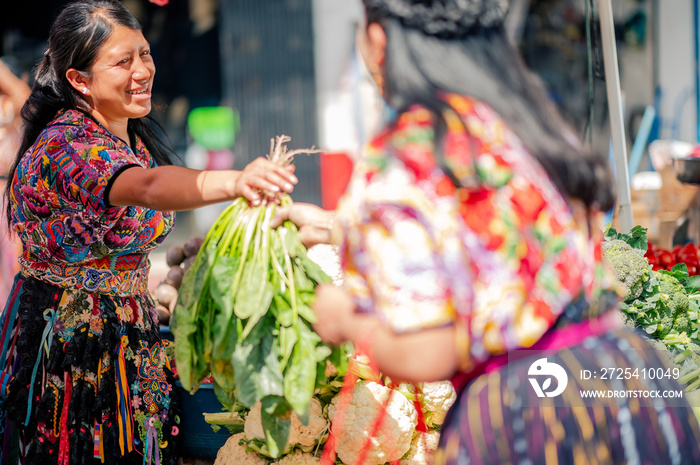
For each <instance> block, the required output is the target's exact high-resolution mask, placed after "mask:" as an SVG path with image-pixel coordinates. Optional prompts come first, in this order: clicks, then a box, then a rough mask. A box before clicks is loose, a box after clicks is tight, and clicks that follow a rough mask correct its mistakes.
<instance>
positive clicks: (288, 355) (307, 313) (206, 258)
mask: <svg viewBox="0 0 700 465" xmlns="http://www.w3.org/2000/svg"><path fill="white" fill-rule="evenodd" d="M287 140H288V139H286V138H282V139H280V138H278V141H277V148H273V150H272V151H271V153H281V154H282V155H283V156H284V155H285V153H286V148H284V146H283V143H284V142H286V141H287ZM280 147H281V148H280ZM273 160H274V158H273ZM279 198H280V204H281V205H289V204H291V202H292V200H291V198H290V197H289V196H288V195H286V194H285V195H281V196H280V197H279ZM276 208H277V204H276V203H275V202H271V201H270V202H266V203H264V204H263V205H260V206H257V207H252V206H251V205H250V204H249V202H248V201H247V200H245V199H243V198H239V199H236V200H235V201H234V202H233V203H232V204H231V205H230V206H229V207H228V208H227V209H226V210H225V211H224V212H223V213H222V214H221V215H220V216H219V218H218V219H217V220H216V222H215V223H214V225H213V226H212V228H211V229H210V231H209V233H208V234H207V236H206V238H205V240H204V242H203V244H202V247H201V248H200V250H199V253H198V254H197V257H196V259H195V261H194V264H193V265H192V266H191V267H190V268H189V270H188V271H187V273H186V274H185V276H184V278H183V282H182V285H181V288H180V293H179V296H178V301H177V304H176V308H175V311H174V312H173V322H172V323H171V329H172V331H173V334H174V337H175V361H176V364H177V370H178V375H179V378H180V382H181V384H182V386H183V387H184V388H185V389H186V390H188V391H190V392H192V393H194V392H195V391H196V390H197V389H198V388H199V386H200V384H201V383H202V382H203V381H204V380H205V378H207V377H208V376H209V375H210V374H211V376H212V378H213V382H214V388H215V392H216V394H217V397H218V398H219V400H220V401H221V402H222V404H223V405H224V407H225V408H227V409H228V410H230V411H232V412H240V411H245V410H246V409H249V408H251V407H252V406H253V405H254V404H255V403H256V402H258V401H260V402H262V407H263V409H262V421H263V428H264V429H265V436H266V442H267V446H268V449H269V450H270V452H271V454H272V456H273V457H274V456H275V454H278V453H280V452H281V451H282V450H284V446H285V444H286V441H287V437H288V434H289V426H290V414H291V411H292V410H293V411H294V412H295V413H296V414H297V415H298V416H299V417H300V418H301V419H302V421H304V419H305V418H306V417H307V410H308V405H309V401H310V399H311V397H312V396H313V395H314V391H315V390H316V389H320V388H323V387H324V386H325V384H327V383H328V382H329V380H328V377H327V376H326V375H325V373H324V371H325V368H326V362H327V360H329V361H330V362H331V363H333V364H334V365H335V366H336V367H338V369H339V370H343V369H344V367H345V366H346V364H347V357H346V355H345V353H344V349H343V348H332V347H330V346H328V345H327V344H325V343H323V342H322V341H321V338H320V337H319V336H318V335H317V334H316V333H315V332H314V330H313V328H312V326H311V325H312V323H314V322H315V314H314V312H313V310H312V309H311V305H312V303H313V300H314V298H315V288H316V286H317V285H318V284H320V283H327V282H330V281H331V279H330V278H329V277H328V275H326V274H325V273H324V272H323V271H322V270H321V268H320V267H319V266H318V265H317V264H316V263H314V262H313V261H311V260H310V259H309V258H308V256H307V254H306V248H305V247H304V246H303V245H302V243H301V241H300V240H299V235H298V230H297V228H296V226H295V225H294V224H293V223H291V222H289V221H285V222H284V224H283V225H281V226H280V227H278V228H275V229H272V228H270V220H271V219H272V217H273V215H274V213H275V210H276Z"/></svg>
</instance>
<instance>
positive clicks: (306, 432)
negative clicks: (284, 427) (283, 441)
mask: <svg viewBox="0 0 700 465" xmlns="http://www.w3.org/2000/svg"><path fill="white" fill-rule="evenodd" d="M261 409H262V404H261V403H260V402H258V403H256V404H255V405H253V408H251V409H250V412H248V416H247V417H246V419H245V425H244V427H243V431H244V433H245V437H246V438H247V439H256V438H257V439H262V440H265V432H264V431H263V426H262V413H261ZM291 418H292V424H291V426H290V427H289V438H288V439H287V448H286V449H285V450H289V449H291V448H292V447H293V446H295V445H297V444H298V445H300V446H302V447H312V446H313V445H314V444H316V441H317V440H318V439H319V438H320V437H321V435H322V434H323V432H324V431H325V429H326V427H327V426H328V422H327V421H326V419H325V418H324V417H323V409H322V408H321V402H319V400H318V399H316V398H315V397H312V398H311V402H309V422H308V424H307V425H306V426H304V425H303V424H302V423H301V420H299V416H298V415H297V414H296V413H294V412H292V413H291Z"/></svg>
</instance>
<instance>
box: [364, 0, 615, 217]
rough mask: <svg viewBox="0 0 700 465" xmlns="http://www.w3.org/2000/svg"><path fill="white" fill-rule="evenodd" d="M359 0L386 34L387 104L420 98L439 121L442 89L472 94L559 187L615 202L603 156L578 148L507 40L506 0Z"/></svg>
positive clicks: (593, 203)
mask: <svg viewBox="0 0 700 465" xmlns="http://www.w3.org/2000/svg"><path fill="white" fill-rule="evenodd" d="M363 3H364V6H365V12H366V16H367V24H368V25H369V24H371V23H379V24H380V25H381V26H382V27H383V29H384V31H385V32H386V36H387V48H386V57H385V61H384V74H385V75H384V96H385V98H386V99H387V102H388V103H389V104H390V105H391V106H392V107H394V108H396V109H397V110H399V111H403V110H405V109H407V108H408V107H409V106H411V105H413V104H421V105H424V106H426V107H427V108H429V109H431V110H433V111H434V112H435V113H436V115H437V116H438V121H439V120H440V119H441V118H442V110H443V109H444V106H445V104H444V103H443V101H442V100H440V98H439V93H441V92H448V93H456V94H460V95H466V96H471V97H473V98H475V99H477V100H479V101H481V102H483V103H485V104H487V105H489V106H490V107H491V108H493V109H494V111H496V112H497V113H498V114H499V116H500V117H501V118H503V120H504V121H505V122H506V124H508V126H509V127H510V128H511V130H512V131H513V132H514V133H515V134H516V135H517V136H518V137H519V138H520V140H521V141H522V143H523V144H524V146H525V147H526V148H527V150H528V151H529V152H530V153H531V154H532V156H534V157H535V158H536V159H537V160H538V161H539V162H540V163H541V165H542V166H543V167H544V169H545V170H546V172H547V173H548V175H549V176H550V178H551V179H552V181H553V182H554V183H555V184H556V186H557V187H558V188H559V190H560V191H561V192H562V193H564V194H565V195H567V196H570V197H573V198H577V199H580V200H581V201H583V202H584V203H585V204H586V205H587V206H588V207H596V208H599V209H601V210H608V209H609V208H611V207H612V206H613V204H614V201H615V194H614V191H613V182H612V174H611V169H610V166H609V163H608V161H607V158H605V157H603V156H602V155H601V154H599V153H592V152H588V151H586V150H584V149H583V148H582V147H581V145H580V143H579V142H578V140H577V138H576V136H575V135H574V133H573V131H572V130H571V129H569V127H568V126H567V125H566V124H565V123H564V120H563V119H562V117H561V116H560V115H559V113H558V111H557V110H556V108H555V107H554V105H553V104H552V103H551V102H550V101H549V99H548V98H547V97H546V94H545V91H544V89H543V87H542V85H541V84H540V82H539V80H538V79H537V78H536V77H535V76H534V74H533V73H531V72H530V71H529V70H528V69H527V68H526V66H525V64H524V63H523V61H522V59H521V57H520V55H519V54H518V52H517V51H516V49H515V48H514V47H513V46H512V44H511V43H510V42H509V41H508V39H507V38H506V34H505V31H504V29H503V27H502V16H504V14H505V2H504V1H502V0H432V1H431V0H363ZM460 9H462V11H460ZM499 14H500V15H501V18H500V19H501V21H499V20H498V19H499ZM438 124H439V123H438ZM438 129H439V128H438ZM438 155H440V154H438ZM441 165H442V166H443V167H444V166H445V163H444V161H443V163H441ZM448 175H450V177H452V178H453V181H454V177H453V176H452V175H451V173H449V172H448Z"/></svg>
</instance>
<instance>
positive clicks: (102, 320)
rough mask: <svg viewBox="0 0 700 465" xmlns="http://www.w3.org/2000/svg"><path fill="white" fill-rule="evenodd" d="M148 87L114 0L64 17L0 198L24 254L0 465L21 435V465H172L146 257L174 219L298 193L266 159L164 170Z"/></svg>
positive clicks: (173, 427)
mask: <svg viewBox="0 0 700 465" xmlns="http://www.w3.org/2000/svg"><path fill="white" fill-rule="evenodd" d="M154 75H155V66H154V64H153V60H152V58H151V56H150V48H149V45H148V42H147V41H146V40H145V39H144V36H143V34H142V33H141V26H140V25H139V23H138V21H136V19H135V18H134V17H133V16H132V15H131V14H130V13H129V11H128V10H127V9H126V8H124V6H122V4H121V3H119V2H117V1H111V0H87V1H85V0H83V1H80V2H75V3H71V4H69V5H68V6H67V7H66V8H65V9H64V10H63V11H62V12H61V13H60V14H59V15H58V17H57V18H56V20H55V22H54V24H53V25H52V27H51V31H50V35H49V48H48V50H47V51H46V53H45V55H44V58H43V60H42V61H41V63H40V65H39V68H38V71H37V75H36V79H35V84H34V87H33V88H32V91H31V94H30V95H29V98H28V100H27V103H26V104H25V105H24V107H23V108H22V111H21V115H22V118H23V119H24V129H23V135H22V142H21V147H20V149H19V151H18V153H17V156H16V158H15V160H14V164H13V166H12V168H11V171H10V174H9V183H8V187H7V189H6V194H7V195H6V198H7V199H8V201H7V206H6V212H7V216H8V218H7V219H8V222H9V224H10V226H11V227H12V228H13V229H14V231H15V232H17V235H18V236H19V238H20V241H21V243H22V255H21V257H20V259H19V262H20V265H21V270H20V273H19V274H18V275H17V276H16V277H15V280H14V285H13V287H12V289H11V291H10V298H9V300H8V302H7V305H6V307H5V312H4V315H3V316H2V318H0V325H2V329H1V330H0V334H1V335H2V336H0V337H2V344H0V346H2V352H0V370H2V372H1V373H0V444H2V447H3V448H2V451H1V455H2V457H0V460H1V463H9V462H8V461H9V460H10V457H12V455H13V452H12V449H13V448H15V449H16V448H17V446H18V444H17V441H16V440H13V439H12V438H17V437H21V438H23V439H22V444H21V448H22V450H23V451H26V463H41V464H50V463H61V464H68V463H70V464H89V463H100V461H101V463H110V464H122V463H131V462H133V463H137V462H138V463H141V462H142V461H143V456H146V457H150V458H155V461H156V463H159V462H160V463H164V464H174V463H177V457H176V454H175V447H174V444H175V442H176V441H177V439H178V438H177V435H178V427H177V424H178V422H179V418H178V415H177V413H178V412H177V403H176V399H175V398H174V397H173V377H172V373H171V371H170V361H169V359H168V357H167V356H166V355H165V351H164V350H163V348H164V347H163V342H162V340H161V336H160V332H159V327H158V321H157V319H156V318H155V315H156V313H155V304H154V302H153V300H152V298H151V296H150V294H149V293H148V289H147V277H148V271H149V260H148V253H149V252H151V251H152V250H153V249H155V248H156V247H157V246H158V245H159V244H160V243H161V242H162V241H163V240H164V239H165V237H166V236H167V235H168V233H169V232H170V231H171V229H172V228H173V212H172V211H169V210H184V209H190V208H196V207H199V206H203V205H207V204H211V203H214V202H220V201H226V200H232V199H234V198H236V197H238V196H244V197H246V198H247V199H248V200H249V201H250V202H251V203H252V204H256V203H258V202H259V201H260V191H265V192H266V193H267V194H269V195H271V196H274V195H275V194H276V193H279V192H281V191H286V192H291V190H292V189H293V186H294V184H296V182H297V180H296V178H295V177H294V175H293V173H292V171H291V169H289V168H282V167H279V166H277V165H275V164H273V163H272V162H270V161H268V160H266V159H262V158H260V159H257V160H255V161H253V162H252V163H250V164H249V165H248V166H246V167H245V169H244V170H242V171H233V170H229V171H216V172H212V171H196V170H190V169H186V168H182V167H177V166H171V162H170V158H169V153H170V152H169V150H168V149H166V146H165V145H164V144H163V143H162V142H161V141H160V140H159V139H158V138H156V137H155V136H154V134H153V132H152V131H151V130H150V129H149V124H148V122H147V120H146V119H145V118H146V117H147V115H148V114H149V112H150V110H151V89H152V84H153V77H154ZM205 179H206V182H204V181H205ZM173 186H177V189H173ZM13 428H17V429H19V434H16V432H15V431H13Z"/></svg>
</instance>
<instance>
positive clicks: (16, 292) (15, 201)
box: [0, 110, 179, 464]
mask: <svg viewBox="0 0 700 465" xmlns="http://www.w3.org/2000/svg"><path fill="white" fill-rule="evenodd" d="M132 146H133V147H134V150H133V151H132V150H131V149H130V148H129V146H128V145H126V144H125V143H124V142H123V141H121V140H120V139H118V138H117V137H115V136H114V135H112V134H111V133H110V132H109V131H107V130H106V129H105V128H104V127H102V126H101V125H100V124H98V123H97V122H95V121H94V120H92V119H91V118H90V117H88V116H87V115H86V114H83V113H81V112H78V111H74V110H69V111H65V112H62V113H59V115H58V116H57V117H56V119H54V121H52V122H51V123H50V124H49V125H48V126H47V128H46V129H45V130H44V131H43V132H42V133H41V134H40V136H39V138H38V139H37V142H36V143H35V144H34V146H32V147H31V148H30V149H29V150H28V152H27V153H26V154H25V156H24V158H23V159H22V161H21V163H20V165H19V167H18V169H17V172H16V175H15V178H14V179H13V185H12V187H13V189H12V198H11V202H12V220H13V225H14V229H15V231H16V232H17V234H18V236H19V238H20V240H21V242H22V245H23V253H22V256H21V258H20V263H21V267H22V268H21V271H20V275H18V277H17V279H16V280H15V284H14V286H13V289H12V292H11V296H10V299H9V301H8V304H7V306H6V308H5V315H4V319H3V324H4V327H3V333H2V334H3V335H6V337H7V339H4V341H5V344H4V350H3V355H2V358H1V359H0V364H2V366H3V369H4V372H5V373H10V374H12V375H13V376H14V379H13V381H12V382H11V383H10V385H9V394H8V397H7V399H6V400H5V401H4V403H3V408H4V409H5V410H6V411H7V412H8V418H9V419H10V420H13V421H14V422H15V424H16V425H18V426H19V427H20V436H22V437H23V438H24V439H25V440H26V441H28V443H29V450H28V455H27V462H28V463H42V464H43V463H61V464H68V463H70V464H85V463H93V462H94V458H93V457H101V458H102V459H103V460H104V462H105V463H116V462H117V461H118V460H119V457H121V456H124V455H129V453H130V452H131V451H132V450H136V451H138V452H139V453H140V454H145V455H146V456H150V457H151V458H158V459H159V461H160V462H161V463H176V457H175V451H174V445H173V438H174V436H175V435H177V431H178V429H177V426H176V425H177V423H179V418H178V416H177V411H176V406H175V405H174V404H175V400H174V393H173V381H174V379H173V377H172V373H171V371H170V363H169V360H168V357H167V356H166V355H165V350H164V345H163V344H164V343H163V341H162V340H161V337H160V333H159V327H158V323H157V322H158V319H157V315H156V314H155V305H154V302H153V300H152V299H151V297H150V294H149V293H148V290H147V278H148V270H149V266H150V264H149V261H148V253H149V252H150V251H152V250H153V249H155V248H156V247H157V246H158V245H159V244H160V243H161V242H162V241H163V240H164V239H165V237H166V236H167V234H168V233H169V232H170V230H171V229H172V227H173V214H172V213H170V212H165V213H164V212H158V211H154V210H149V209H146V208H141V207H114V206H111V205H108V204H107V202H106V200H107V198H108V192H109V188H110V186H111V181H112V180H113V179H115V177H116V176H117V175H118V174H119V173H120V172H121V171H122V170H123V169H125V168H127V167H130V166H142V167H152V166H154V162H153V160H152V159H151V157H150V154H149V153H148V150H147V149H146V147H145V145H144V144H143V142H142V141H141V140H140V139H139V138H138V137H135V139H134V140H133V143H132ZM10 340H13V341H14V342H13V343H9V342H8V341H10ZM6 424H7V425H8V426H9V423H6ZM4 439H5V442H4V444H5V447H3V460H5V457H6V456H7V453H6V452H7V445H8V440H7V438H4Z"/></svg>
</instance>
